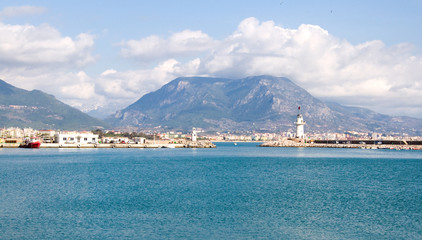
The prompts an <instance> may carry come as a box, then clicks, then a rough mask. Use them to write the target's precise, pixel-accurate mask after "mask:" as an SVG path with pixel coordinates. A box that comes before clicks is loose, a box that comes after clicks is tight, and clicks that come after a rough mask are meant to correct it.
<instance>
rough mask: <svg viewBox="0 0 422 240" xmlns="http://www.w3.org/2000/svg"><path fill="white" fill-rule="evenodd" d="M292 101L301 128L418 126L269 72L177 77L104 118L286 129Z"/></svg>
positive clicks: (125, 122)
mask: <svg viewBox="0 0 422 240" xmlns="http://www.w3.org/2000/svg"><path fill="white" fill-rule="evenodd" d="M298 106H301V110H300V112H301V113H302V114H303V116H304V119H305V121H306V122H307V124H306V126H305V127H306V131H312V132H344V131H359V132H383V133H384V132H385V133H386V132H400V133H401V132H404V133H409V134H417V133H419V134H420V133H421V129H422V119H415V118H407V117H390V116H387V115H383V114H378V113H375V112H373V111H370V110H367V109H363V108H353V107H346V106H342V105H339V104H335V103H325V102H323V101H321V100H319V99H317V98H315V97H313V96H312V95H311V94H309V93H308V92H307V91H306V90H304V89H303V88H300V87H299V86H297V85H296V84H294V83H293V82H292V81H290V80H289V79H287V78H281V77H273V76H255V77H247V78H243V79H225V78H204V77H182V78H177V79H175V80H173V81H171V82H169V83H168V84H166V85H164V86H163V87H162V88H160V89H159V90H157V91H155V92H152V93H149V94H146V95H144V96H143V97H141V98H140V99H139V100H138V101H136V102H135V103H133V104H132V105H130V106H128V107H127V108H125V109H123V110H121V111H118V112H117V113H116V114H115V115H113V116H112V117H110V118H109V119H108V121H110V122H111V123H112V124H114V125H115V126H138V127H142V128H148V127H154V126H159V125H161V126H165V127H166V128H168V129H190V128H192V127H201V128H204V129H208V130H216V131H224V130H226V131H235V130H263V131H264V130H265V131H288V130H294V129H295V126H294V121H295V120H296V115H297V114H298Z"/></svg>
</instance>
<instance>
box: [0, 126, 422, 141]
mask: <svg viewBox="0 0 422 240" xmlns="http://www.w3.org/2000/svg"><path fill="white" fill-rule="evenodd" d="M196 132H197V134H198V139H199V140H207V141H215V142H219V141H233V142H242V141H254V142H266V141H281V140H283V139H293V138H296V133H295V132H278V133H271V132H214V133H209V132H205V131H204V130H203V129H201V128H196ZM96 133H98V131H56V130H36V129H32V128H17V127H10V128H3V129H0V143H6V142H8V141H9V142H10V141H11V140H14V142H15V143H16V142H20V141H22V140H23V139H24V138H28V137H40V138H41V139H42V141H43V142H46V143H50V142H54V141H58V140H56V139H55V138H57V136H59V134H67V135H74V136H85V135H86V136H88V135H89V136H90V137H91V136H94V137H95V138H96V140H95V141H98V142H101V141H102V142H106V141H107V142H110V141H114V142H116V143H120V142H124V143H128V142H135V141H134V140H136V139H134V138H139V136H144V138H145V139H153V138H154V136H155V138H156V140H163V141H182V140H186V139H188V140H189V139H192V131H189V132H183V131H165V132H160V131H154V130H145V131H142V132H123V131H115V130H103V131H101V133H102V134H96ZM100 135H101V136H100ZM91 138H92V137H91ZM304 139H305V140H405V141H422V137H421V136H408V135H406V134H397V135H386V134H383V133H366V132H355V131H347V132H344V133H305V134H304Z"/></svg>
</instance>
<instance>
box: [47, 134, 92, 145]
mask: <svg viewBox="0 0 422 240" xmlns="http://www.w3.org/2000/svg"><path fill="white" fill-rule="evenodd" d="M54 142H55V143H58V144H90V143H91V144H92V143H98V135H97V134H93V133H91V132H83V133H80V132H60V133H56V134H55V135H54Z"/></svg>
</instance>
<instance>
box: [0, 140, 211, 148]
mask: <svg viewBox="0 0 422 240" xmlns="http://www.w3.org/2000/svg"><path fill="white" fill-rule="evenodd" d="M19 146H20V144H19V143H3V144H0V148H19ZM215 147H216V146H215V144H213V143H212V142H202V141H201V142H187V143H182V144H177V143H159V144H150V143H146V144H135V143H134V144H127V143H126V144H125V143H96V144H76V143H68V144H58V143H42V144H41V145H40V148H215Z"/></svg>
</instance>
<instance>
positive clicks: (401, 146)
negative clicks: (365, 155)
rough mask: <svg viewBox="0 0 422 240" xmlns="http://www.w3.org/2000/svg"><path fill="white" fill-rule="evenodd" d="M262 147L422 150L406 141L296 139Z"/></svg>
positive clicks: (419, 146) (271, 143)
mask: <svg viewBox="0 0 422 240" xmlns="http://www.w3.org/2000/svg"><path fill="white" fill-rule="evenodd" d="M259 146H260V147H315V148H362V149H396V150H422V145H416V144H414V145H410V144H405V143H396V142H395V143H391V142H389V143H383V142H379V141H375V142H374V141H366V142H364V141H356V142H350V141H330V142H328V141H320V142H307V143H305V142H299V141H294V140H282V141H272V142H265V143H263V144H261V145H259Z"/></svg>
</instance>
